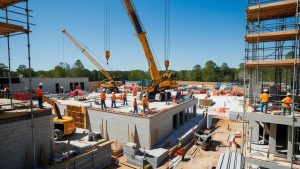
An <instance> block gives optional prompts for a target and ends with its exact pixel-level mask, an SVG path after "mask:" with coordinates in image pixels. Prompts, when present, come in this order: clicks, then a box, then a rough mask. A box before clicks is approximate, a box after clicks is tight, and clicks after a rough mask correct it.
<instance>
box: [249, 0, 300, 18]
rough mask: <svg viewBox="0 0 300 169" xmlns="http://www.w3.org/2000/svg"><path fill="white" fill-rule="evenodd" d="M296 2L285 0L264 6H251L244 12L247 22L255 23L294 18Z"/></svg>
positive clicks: (294, 0)
mask: <svg viewBox="0 0 300 169" xmlns="http://www.w3.org/2000/svg"><path fill="white" fill-rule="evenodd" d="M296 7H297V1H296V0H286V1H281V2H275V3H270V4H265V5H260V6H258V5H256V6H251V7H249V8H248V9H247V10H246V14H247V20H248V21H257V20H258V18H259V20H266V19H274V18H283V17H289V16H295V14H296Z"/></svg>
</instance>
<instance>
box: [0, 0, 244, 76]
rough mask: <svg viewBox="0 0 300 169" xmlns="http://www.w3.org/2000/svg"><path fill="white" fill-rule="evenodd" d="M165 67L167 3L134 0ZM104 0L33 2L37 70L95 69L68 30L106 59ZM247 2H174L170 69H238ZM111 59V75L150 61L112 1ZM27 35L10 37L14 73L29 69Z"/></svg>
mask: <svg viewBox="0 0 300 169" xmlns="http://www.w3.org/2000/svg"><path fill="white" fill-rule="evenodd" d="M133 2H134V4H135V6H136V8H137V10H138V13H139V16H140V18H141V20H142V23H143V25H144V27H145V29H146V31H147V36H148V39H149V41H150V43H151V45H152V49H153V51H154V53H155V56H156V58H157V60H158V61H159V64H160V65H161V68H162V69H164V67H163V60H164V56H163V55H164V4H165V1H164V0H133ZM103 5H104V0H72V1H71V0H51V1H46V0H31V1H30V8H31V9H32V10H33V13H32V15H33V16H34V17H33V18H32V20H31V21H32V22H33V23H35V24H36V26H34V27H33V28H32V31H33V32H32V34H31V45H32V47H31V51H32V67H33V69H34V70H49V69H52V68H53V67H54V66H56V65H57V64H58V63H59V62H67V63H70V64H73V63H74V62H75V60H77V59H80V60H81V61H82V62H83V64H84V66H85V67H86V68H88V69H90V70H92V69H96V68H95V66H94V65H92V64H91V63H90V62H89V61H88V60H87V59H86V58H85V57H84V56H83V55H82V53H81V52H80V51H79V50H78V49H77V48H76V47H75V46H73V44H71V43H70V42H69V40H68V39H67V38H65V37H64V36H63V34H62V32H61V31H62V30H63V29H66V30H67V31H68V32H69V33H70V34H71V35H73V37H74V38H75V39H76V40H78V41H80V42H81V43H83V44H85V45H86V46H88V48H89V49H91V50H92V51H93V53H94V54H96V55H95V56H96V58H97V59H100V60H101V61H103V62H104V61H105V57H104V30H103V27H104V26H103V24H104V13H103ZM245 6H246V2H244V1H238V0H230V1H223V0H171V57H170V69H174V70H183V69H192V67H193V66H194V65H195V64H200V65H201V66H203V65H204V64H205V62H206V61H207V60H213V61H215V62H216V63H217V64H218V65H220V64H222V63H223V62H226V63H228V65H229V66H232V67H236V66H238V65H239V63H241V62H242V59H243V56H244V46H245V45H244V41H243V35H244V32H245V20H244V18H245V14H244V9H245ZM110 13H111V17H110V19H111V29H110V31H111V38H110V40H111V58H110V63H109V66H110V68H112V69H113V70H132V69H141V70H147V62H146V59H145V56H144V52H143V50H142V48H141V45H140V43H139V41H138V39H137V37H136V36H135V31H134V28H133V26H132V25H131V23H130V20H129V18H128V16H127V14H126V12H125V10H124V8H123V6H122V4H121V1H120V0H111V9H110ZM24 37H25V36H18V37H12V38H11V41H12V42H11V43H12V47H11V48H12V68H13V69H15V68H16V67H17V66H18V65H20V64H27V63H28V61H27V53H26V48H25V45H26V43H25V42H26V41H25V39H24ZM0 63H5V64H7V52H6V40H5V39H0Z"/></svg>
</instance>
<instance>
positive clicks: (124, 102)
mask: <svg viewBox="0 0 300 169" xmlns="http://www.w3.org/2000/svg"><path fill="white" fill-rule="evenodd" d="M122 98H123V105H128V103H127V93H126V92H125V91H124V93H123V94H122Z"/></svg>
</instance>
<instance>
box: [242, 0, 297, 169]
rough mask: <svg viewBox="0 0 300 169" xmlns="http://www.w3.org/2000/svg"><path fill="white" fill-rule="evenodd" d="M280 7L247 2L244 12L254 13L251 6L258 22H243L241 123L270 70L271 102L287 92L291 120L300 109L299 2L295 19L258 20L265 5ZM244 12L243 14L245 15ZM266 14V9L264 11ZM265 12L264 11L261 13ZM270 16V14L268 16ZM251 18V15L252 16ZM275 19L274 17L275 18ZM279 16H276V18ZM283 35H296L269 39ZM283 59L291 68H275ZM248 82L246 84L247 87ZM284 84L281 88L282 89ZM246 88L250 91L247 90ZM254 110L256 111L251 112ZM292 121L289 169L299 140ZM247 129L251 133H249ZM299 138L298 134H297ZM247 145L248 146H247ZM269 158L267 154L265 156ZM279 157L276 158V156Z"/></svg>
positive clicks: (268, 0) (261, 0) (265, 0)
mask: <svg viewBox="0 0 300 169" xmlns="http://www.w3.org/2000/svg"><path fill="white" fill-rule="evenodd" d="M277 2H278V3H280V2H283V3H284V2H287V1H284V0H247V6H248V8H247V10H248V9H249V7H251V8H252V10H253V9H254V7H253V6H255V7H256V9H255V10H256V13H254V14H255V15H257V19H253V18H251V20H248V19H246V22H247V23H246V36H245V41H246V44H245V58H244V67H245V69H244V90H245V96H244V100H245V101H244V110H243V111H244V112H243V119H245V113H246V105H250V106H253V107H255V104H256V103H257V102H258V100H259V95H260V93H261V91H262V90H263V88H264V84H265V83H266V82H264V72H265V71H266V70H272V71H273V74H274V76H273V77H274V79H273V84H274V86H275V87H276V90H275V91H274V92H273V93H271V94H270V96H271V97H272V99H273V100H272V101H274V102H275V103H281V99H282V96H283V94H285V93H286V92H288V91H289V92H290V93H291V94H292V96H293V103H292V114H291V116H292V118H293V119H294V117H295V116H296V115H295V111H294V108H295V106H299V105H300V104H299V102H300V100H298V99H297V96H298V95H299V94H300V90H299V89H300V88H299V83H300V73H299V72H300V66H299V64H298V61H299V59H300V51H299V50H300V39H299V32H298V31H299V30H300V28H299V2H300V0H296V1H295V2H294V3H295V4H296V7H295V15H294V16H280V17H269V18H267V19H265V18H264V19H261V18H260V12H261V11H263V9H262V8H263V6H264V5H269V6H270V5H272V3H277ZM247 10H246V14H247V12H249V11H247ZM264 10H266V9H264ZM264 12H265V11H264ZM270 13H271V12H270ZM252 15H253V13H252ZM274 16H275V15H274ZM277 16H279V15H277ZM284 31H296V32H297V33H296V34H295V37H293V38H291V37H289V38H286V39H284V37H283V38H282V39H280V40H278V39H276V38H274V39H272V36H276V34H277V33H278V32H284ZM265 35H268V36H269V37H268V38H267V39H266V38H265V39H263V38H262V37H263V36H265ZM248 36H255V38H256V41H255V42H252V41H248V40H247V37H248ZM288 53H289V55H290V56H289V57H290V58H287V54H288ZM286 59H291V60H293V64H292V65H290V66H285V67H280V66H278V65H277V64H278V63H279V62H280V61H284V60H286ZM265 61H270V65H269V67H267V68H266V67H262V66H261V65H260V63H262V62H265ZM251 62H253V63H256V67H255V68H253V67H252V68H250V69H247V65H248V64H249V63H251ZM248 81H250V82H249V84H248ZM283 83H284V85H283ZM248 85H249V88H248ZM254 109H255V108H254ZM294 123H295V122H294V121H293V122H292V126H291V127H292V145H293V146H292V156H291V157H288V155H287V156H285V157H284V158H290V159H291V168H293V163H294V161H295V160H299V159H296V158H295V157H296V156H295V146H299V143H298V142H299V141H300V140H295V131H296V130H297V131H298V130H299V128H297V129H296V128H295V127H294ZM250 128H251V127H249V124H248V122H247V121H245V120H243V146H242V152H243V155H244V156H245V157H246V154H247V149H249V148H250V151H251V150H252V148H251V144H252V138H251V136H252V133H251V132H249V131H252V130H251V129H250ZM249 129H250V130H249ZM297 135H298V132H297ZM247 143H248V144H247ZM265 153H267V154H268V156H269V154H270V152H269V151H267V152H265ZM277 155H278V154H277Z"/></svg>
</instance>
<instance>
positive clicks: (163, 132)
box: [150, 99, 197, 147]
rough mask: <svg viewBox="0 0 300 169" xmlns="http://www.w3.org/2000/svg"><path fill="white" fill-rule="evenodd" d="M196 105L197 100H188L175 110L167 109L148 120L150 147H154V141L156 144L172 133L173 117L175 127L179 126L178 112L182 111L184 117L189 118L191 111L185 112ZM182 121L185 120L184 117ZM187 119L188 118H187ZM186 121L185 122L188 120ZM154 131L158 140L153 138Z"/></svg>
mask: <svg viewBox="0 0 300 169" xmlns="http://www.w3.org/2000/svg"><path fill="white" fill-rule="evenodd" d="M196 104H197V99H193V100H190V101H188V102H186V103H185V104H181V105H179V106H177V107H175V108H172V109H169V110H168V111H167V112H164V113H161V114H159V115H157V116H153V117H151V118H150V132H151V136H152V137H151V147H153V146H154V145H155V141H156V140H157V141H158V143H160V142H161V141H163V140H164V139H165V138H167V137H168V136H169V135H170V134H171V133H172V131H173V116H174V115H176V116H177V125H178V127H179V126H180V124H179V123H180V119H179V118H180V115H179V114H180V112H182V111H184V113H185V115H187V116H186V117H190V115H192V113H189V112H193V111H190V110H189V111H187V110H188V109H191V108H192V109H193V106H194V105H196ZM184 119H187V118H185V117H184ZM188 119H189V118H188ZM188 119H187V120H188ZM155 130H157V131H158V138H155V137H156V136H155V135H156V134H155V132H156V131H155Z"/></svg>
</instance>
